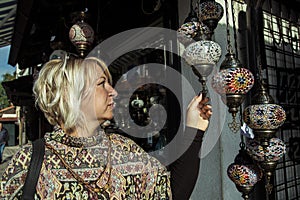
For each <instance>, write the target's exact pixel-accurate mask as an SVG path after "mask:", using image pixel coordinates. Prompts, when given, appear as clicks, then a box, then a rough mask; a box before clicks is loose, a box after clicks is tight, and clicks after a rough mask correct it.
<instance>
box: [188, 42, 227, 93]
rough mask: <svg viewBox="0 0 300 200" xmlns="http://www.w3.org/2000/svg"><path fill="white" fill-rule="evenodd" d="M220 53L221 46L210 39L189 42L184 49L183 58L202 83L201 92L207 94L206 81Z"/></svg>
mask: <svg viewBox="0 0 300 200" xmlns="http://www.w3.org/2000/svg"><path fill="white" fill-rule="evenodd" d="M221 54H222V49H221V46H220V45H219V44H218V43H216V42H214V41H211V40H200V41H197V42H194V43H191V44H190V45H189V46H187V48H186V49H185V51H184V53H183V58H184V59H185V61H186V62H187V63H188V64H189V65H190V66H192V67H193V71H194V73H195V74H196V75H197V76H198V77H199V81H200V83H201V84H202V93H203V94H204V95H205V94H207V87H206V81H207V77H208V76H209V75H210V74H211V72H212V71H213V69H214V67H215V66H216V63H217V62H218V61H219V59H220V57H221Z"/></svg>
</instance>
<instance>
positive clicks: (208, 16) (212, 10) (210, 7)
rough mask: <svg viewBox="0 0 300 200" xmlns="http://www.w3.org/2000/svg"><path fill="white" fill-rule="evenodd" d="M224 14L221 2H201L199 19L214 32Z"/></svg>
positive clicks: (210, 0) (211, 0) (213, 0)
mask: <svg viewBox="0 0 300 200" xmlns="http://www.w3.org/2000/svg"><path fill="white" fill-rule="evenodd" d="M223 14H224V9H223V7H222V6H221V4H219V3H217V2H215V0H209V1H204V2H200V4H199V19H200V21H202V22H203V23H204V24H205V25H206V26H208V27H209V29H210V31H211V32H212V33H213V32H214V30H215V29H216V27H217V25H218V22H219V21H220V20H221V18H222V17H223Z"/></svg>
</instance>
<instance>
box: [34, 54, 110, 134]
mask: <svg viewBox="0 0 300 200" xmlns="http://www.w3.org/2000/svg"><path fill="white" fill-rule="evenodd" d="M97 67H101V69H102V70H103V72H104V73H105V75H106V76H107V77H108V79H109V82H110V83H111V75H110V73H109V71H108V68H107V66H106V64H105V63H104V62H103V61H102V60H100V59H98V58H95V57H90V58H86V59H84V60H83V59H81V58H76V57H74V56H66V57H65V58H64V59H54V60H50V61H49V62H47V63H45V64H44V66H43V67H42V69H41V71H40V72H39V76H38V78H37V79H36V81H35V83H34V86H33V94H34V96H35V101H36V104H37V105H38V106H39V108H40V109H41V110H42V111H43V113H44V115H45V117H46V118H47V120H48V121H49V123H50V124H51V125H63V126H64V129H65V130H66V131H67V132H69V131H72V130H74V128H75V126H80V127H84V128H86V121H85V116H84V114H83V113H82V112H81V103H82V100H83V99H84V98H86V97H89V96H88V95H89V94H91V91H92V88H93V87H92V86H93V85H94V84H93V83H94V81H96V79H97V77H96V76H97V73H96V72H97V71H96V70H97Z"/></svg>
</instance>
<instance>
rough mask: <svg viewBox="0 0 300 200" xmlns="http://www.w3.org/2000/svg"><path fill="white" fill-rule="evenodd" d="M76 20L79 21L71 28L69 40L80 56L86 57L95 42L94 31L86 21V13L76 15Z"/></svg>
mask: <svg viewBox="0 0 300 200" xmlns="http://www.w3.org/2000/svg"><path fill="white" fill-rule="evenodd" d="M74 18H75V20H78V21H77V22H76V23H75V24H74V25H73V26H72V27H71V29H70V31H69V38H70V41H71V42H72V44H73V45H74V46H75V47H76V49H77V51H78V52H79V54H80V56H81V57H84V56H85V55H86V54H87V51H88V50H89V49H90V48H91V46H92V44H93V42H94V30H93V28H92V27H91V26H90V25H89V24H87V23H86V22H85V21H84V20H85V19H86V18H87V15H86V12H84V11H81V12H79V13H76V14H75V17H74Z"/></svg>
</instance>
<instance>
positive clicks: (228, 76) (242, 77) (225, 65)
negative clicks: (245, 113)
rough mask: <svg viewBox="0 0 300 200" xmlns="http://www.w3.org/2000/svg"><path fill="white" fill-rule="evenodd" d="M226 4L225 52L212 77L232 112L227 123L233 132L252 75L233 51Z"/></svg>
mask: <svg viewBox="0 0 300 200" xmlns="http://www.w3.org/2000/svg"><path fill="white" fill-rule="evenodd" d="M225 5H226V23H227V54H226V55H225V59H224V61H223V62H222V64H221V67H220V71H219V72H218V73H217V74H215V75H214V76H213V77H212V87H213V89H214V90H215V91H216V92H217V93H219V94H220V95H221V98H222V100H223V102H224V103H225V104H226V105H227V107H228V111H229V112H230V113H231V114H232V117H233V121H232V122H231V123H228V126H229V128H230V129H231V130H232V131H233V132H238V130H240V126H241V124H240V123H238V122H237V120H236V114H237V112H238V111H239V107H240V105H241V104H242V103H243V101H244V97H245V95H246V93H248V92H249V90H250V89H251V88H252V87H253V84H254V76H253V74H252V73H251V71H249V70H248V69H246V68H243V67H242V64H241V62H240V61H239V59H238V58H236V57H235V54H234V53H233V50H232V46H231V41H230V30H229V18H228V2H227V0H225Z"/></svg>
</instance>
